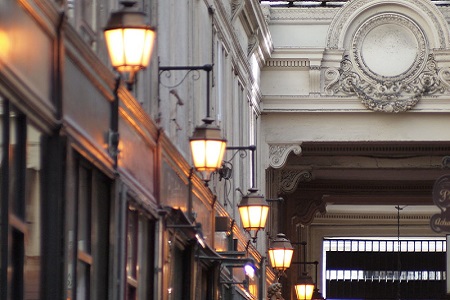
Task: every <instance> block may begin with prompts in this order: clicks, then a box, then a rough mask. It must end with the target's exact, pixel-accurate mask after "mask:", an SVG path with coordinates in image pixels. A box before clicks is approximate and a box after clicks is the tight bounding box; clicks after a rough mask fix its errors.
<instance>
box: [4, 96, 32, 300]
mask: <svg viewBox="0 0 450 300" xmlns="http://www.w3.org/2000/svg"><path fill="white" fill-rule="evenodd" d="M0 112H1V116H2V119H1V120H2V123H1V126H0V127H1V135H0V136H1V137H0V141H1V145H2V147H1V152H0V153H1V174H0V178H1V181H0V184H1V185H0V190H1V202H0V213H1V216H0V218H1V219H2V220H8V221H7V222H2V225H1V227H0V237H1V251H0V253H1V266H0V270H1V273H0V278H1V279H0V280H1V282H0V285H1V286H2V287H6V288H1V289H0V298H2V299H25V300H32V299H39V294H40V274H41V217H40V216H41V196H40V195H41V193H40V174H41V165H40V149H41V145H40V141H41V133H40V132H39V131H38V130H36V128H35V127H33V126H32V125H30V124H28V123H27V119H26V117H25V115H23V114H22V113H20V112H18V111H17V110H15V109H14V108H13V107H12V106H11V105H10V103H9V101H7V100H5V99H3V98H1V97H0Z"/></svg>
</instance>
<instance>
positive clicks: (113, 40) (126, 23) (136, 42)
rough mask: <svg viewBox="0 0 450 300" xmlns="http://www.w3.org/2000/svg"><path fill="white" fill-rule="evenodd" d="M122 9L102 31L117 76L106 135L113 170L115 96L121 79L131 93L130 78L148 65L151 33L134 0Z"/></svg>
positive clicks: (116, 122) (116, 131)
mask: <svg viewBox="0 0 450 300" xmlns="http://www.w3.org/2000/svg"><path fill="white" fill-rule="evenodd" d="M121 4H122V5H123V7H122V9H120V10H118V11H116V12H113V13H111V16H110V17H109V20H108V22H107V24H106V27H105V29H104V35H105V41H106V47H107V48H108V53H109V56H110V60H111V64H112V66H113V68H114V69H115V70H117V71H118V72H119V73H120V76H118V77H117V78H116V84H115V88H114V99H113V101H112V102H111V124H110V129H109V132H108V152H109V154H110V156H111V157H112V158H113V160H114V168H117V158H118V153H119V149H118V148H119V95H118V90H119V86H120V81H121V78H122V77H123V79H124V80H125V82H126V83H127V88H128V89H129V90H131V87H132V85H133V83H134V75H135V73H136V72H137V71H139V70H141V69H144V68H146V67H147V66H148V64H149V62H150V57H151V56H152V49H153V43H154V40H155V35H156V34H155V30H154V29H153V28H152V27H151V26H149V25H147V24H146V23H145V14H144V13H143V12H140V11H137V10H135V9H134V8H133V6H134V5H135V4H136V2H135V1H122V2H121Z"/></svg>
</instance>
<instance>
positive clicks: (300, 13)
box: [270, 7, 340, 22]
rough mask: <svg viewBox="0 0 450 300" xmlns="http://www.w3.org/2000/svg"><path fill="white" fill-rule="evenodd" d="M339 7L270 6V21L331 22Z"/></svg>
mask: <svg viewBox="0 0 450 300" xmlns="http://www.w3.org/2000/svg"><path fill="white" fill-rule="evenodd" d="M339 9H340V8H319V7H315V8H314V9H310V8H293V7H290V8H273V7H271V8H270V21H271V22H272V21H296V22H305V20H307V21H315V22H317V21H327V22H331V20H332V19H333V18H334V16H335V15H336V14H337V13H338V11H339Z"/></svg>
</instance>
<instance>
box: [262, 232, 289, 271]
mask: <svg viewBox="0 0 450 300" xmlns="http://www.w3.org/2000/svg"><path fill="white" fill-rule="evenodd" d="M267 252H268V254H269V259H270V265H271V266H272V268H274V269H275V270H279V271H284V270H286V269H288V268H289V267H290V266H291V260H292V255H293V254H294V247H292V244H291V242H290V241H289V240H288V239H287V238H286V236H285V235H284V234H282V233H279V234H277V237H276V238H275V239H274V240H273V241H272V243H271V246H270V248H269V250H268V251H267Z"/></svg>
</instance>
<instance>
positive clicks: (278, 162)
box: [269, 144, 302, 169]
mask: <svg viewBox="0 0 450 300" xmlns="http://www.w3.org/2000/svg"><path fill="white" fill-rule="evenodd" d="M291 151H292V152H294V154H295V155H300V154H301V153H302V148H301V147H300V144H298V145H297V144H272V145H269V163H270V166H271V167H272V168H275V169H279V168H281V167H282V166H284V164H285V163H286V160H287V157H288V155H289V153H291Z"/></svg>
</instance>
